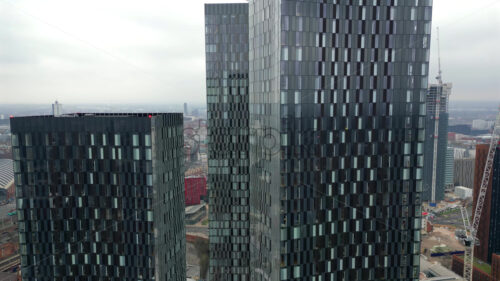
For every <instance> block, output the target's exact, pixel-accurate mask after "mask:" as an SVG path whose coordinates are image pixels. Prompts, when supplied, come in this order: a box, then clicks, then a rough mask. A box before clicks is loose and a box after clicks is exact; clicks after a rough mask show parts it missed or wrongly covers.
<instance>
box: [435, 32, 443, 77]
mask: <svg viewBox="0 0 500 281" xmlns="http://www.w3.org/2000/svg"><path fill="white" fill-rule="evenodd" d="M437 41H438V42H437V43H438V76H436V79H437V80H438V83H439V85H440V86H442V85H443V76H442V74H443V72H442V71H441V48H440V46H439V26H438V27H437Z"/></svg>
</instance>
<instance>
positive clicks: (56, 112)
mask: <svg viewBox="0 0 500 281" xmlns="http://www.w3.org/2000/svg"><path fill="white" fill-rule="evenodd" d="M61 114H62V104H60V103H59V102H58V101H56V102H55V103H53V104H52V115H53V116H60V115H61Z"/></svg>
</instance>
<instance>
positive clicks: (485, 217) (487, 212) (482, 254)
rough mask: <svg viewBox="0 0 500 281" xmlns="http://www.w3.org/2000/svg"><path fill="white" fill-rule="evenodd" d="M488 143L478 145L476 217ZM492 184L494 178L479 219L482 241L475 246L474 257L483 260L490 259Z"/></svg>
mask: <svg viewBox="0 0 500 281" xmlns="http://www.w3.org/2000/svg"><path fill="white" fill-rule="evenodd" d="M488 149H489V145H488V144H478V145H476V163H475V165H474V190H473V192H472V198H473V202H472V217H474V211H475V210H476V202H477V197H478V195H479V189H480V188H481V180H482V179H483V173H484V165H485V163H486V158H487V157H488ZM491 185H492V179H491V178H490V182H489V185H488V191H487V192H486V198H485V200H484V207H483V211H482V213H481V219H480V221H479V229H480V231H478V233H477V237H478V238H479V241H481V243H480V245H479V246H476V247H475V248H474V257H476V258H478V259H480V260H482V261H488V241H489V234H490V219H491V191H492V189H491Z"/></svg>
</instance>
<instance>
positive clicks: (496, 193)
mask: <svg viewBox="0 0 500 281" xmlns="http://www.w3.org/2000/svg"><path fill="white" fill-rule="evenodd" d="M483 169H484V168H483ZM491 178H492V179H491V203H490V204H491V205H490V210H491V211H490V212H491V214H490V226H489V228H490V229H489V232H490V233H489V239H488V262H489V263H491V262H492V255H493V254H497V255H498V254H500V146H498V147H497V150H496V152H495V159H494V162H493V171H492V173H491Z"/></svg>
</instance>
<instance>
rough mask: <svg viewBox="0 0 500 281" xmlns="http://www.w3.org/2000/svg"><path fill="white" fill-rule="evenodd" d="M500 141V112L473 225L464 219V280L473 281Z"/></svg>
mask: <svg viewBox="0 0 500 281" xmlns="http://www.w3.org/2000/svg"><path fill="white" fill-rule="evenodd" d="M499 139H500V112H499V113H498V116H497V119H496V121H495V125H494V127H493V133H492V134H491V140H490V147H489V149H488V156H487V158H486V163H485V165H484V172H483V178H482V180H481V186H480V189H479V194H478V196H477V202H476V209H475V211H474V218H473V219H472V225H471V224H470V223H469V221H468V218H467V220H466V219H464V225H467V226H466V232H467V238H466V241H465V254H464V279H465V280H467V281H472V277H473V274H472V273H473V270H474V246H475V245H476V243H477V242H479V241H478V240H477V237H476V235H477V231H478V228H479V221H480V220H481V213H482V212H483V207H484V200H485V198H486V192H487V191H488V184H489V182H490V177H491V172H492V170H493V161H494V159H495V151H496V149H497V146H498V141H499Z"/></svg>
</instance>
